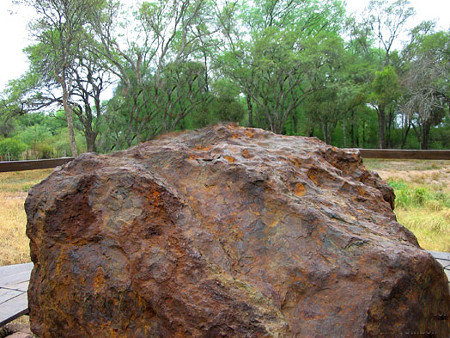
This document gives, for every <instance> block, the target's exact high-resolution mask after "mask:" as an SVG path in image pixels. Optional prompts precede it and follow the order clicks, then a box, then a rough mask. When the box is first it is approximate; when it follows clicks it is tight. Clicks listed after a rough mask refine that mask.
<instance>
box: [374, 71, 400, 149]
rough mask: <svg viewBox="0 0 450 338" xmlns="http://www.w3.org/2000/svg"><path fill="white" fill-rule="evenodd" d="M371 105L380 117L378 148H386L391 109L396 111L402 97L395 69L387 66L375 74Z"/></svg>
mask: <svg viewBox="0 0 450 338" xmlns="http://www.w3.org/2000/svg"><path fill="white" fill-rule="evenodd" d="M371 90H372V91H371V93H370V96H369V100H370V103H371V104H372V105H373V107H374V108H375V109H376V111H377V115H378V147H379V149H385V148H386V144H387V143H386V125H387V123H386V119H387V115H388V110H389V109H395V103H396V100H397V99H398V98H399V96H400V85H399V82H398V76H397V73H396V72H395V70H394V68H393V67H391V66H386V67H384V68H383V70H381V71H377V72H376V73H375V79H374V80H373V82H372V84H371Z"/></svg>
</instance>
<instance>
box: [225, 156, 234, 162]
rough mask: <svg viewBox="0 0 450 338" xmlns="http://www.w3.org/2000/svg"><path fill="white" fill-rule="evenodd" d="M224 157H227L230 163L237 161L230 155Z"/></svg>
mask: <svg viewBox="0 0 450 338" xmlns="http://www.w3.org/2000/svg"><path fill="white" fill-rule="evenodd" d="M223 158H224V159H226V160H227V161H228V162H229V163H234V162H236V159H235V158H234V157H231V156H228V155H225V156H224V157H223Z"/></svg>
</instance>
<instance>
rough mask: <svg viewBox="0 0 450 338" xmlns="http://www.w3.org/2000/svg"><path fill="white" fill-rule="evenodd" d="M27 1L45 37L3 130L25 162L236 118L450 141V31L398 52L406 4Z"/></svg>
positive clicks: (421, 33) (359, 141) (7, 108)
mask: <svg viewBox="0 0 450 338" xmlns="http://www.w3.org/2000/svg"><path fill="white" fill-rule="evenodd" d="M20 1H23V2H26V3H28V4H30V5H31V6H33V7H35V8H36V9H38V12H39V14H40V18H39V20H37V21H35V22H34V23H33V24H32V25H30V29H31V30H32V34H33V35H34V36H36V37H37V43H36V44H34V45H31V46H29V47H28V48H26V53H27V55H28V58H29V61H30V69H29V71H28V72H27V73H26V74H25V75H24V76H22V77H21V78H19V79H16V80H14V81H12V82H11V83H10V85H9V86H8V88H7V90H6V91H5V92H4V94H3V95H4V97H2V98H1V99H0V135H2V136H3V137H7V138H10V137H15V138H17V139H19V140H21V141H22V142H23V143H25V144H26V146H27V149H26V153H25V157H27V158H34V157H49V156H61V154H62V155H66V154H70V153H76V151H77V150H84V149H87V150H88V151H97V150H98V151H100V152H109V151H111V150H119V149H123V148H127V147H130V146H132V145H136V144H138V143H140V142H143V141H145V140H148V139H151V138H153V137H155V136H156V135H158V134H159V133H164V132H168V131H172V130H180V129H186V128H200V127H203V126H206V125H210V124H214V123H217V122H227V121H232V122H239V123H241V124H243V125H251V126H255V127H260V128H264V129H270V130H272V131H274V132H277V133H284V134H289V135H307V136H317V137H319V138H321V139H323V140H324V141H326V142H328V143H330V144H334V145H338V146H341V147H370V148H375V147H377V146H378V147H386V146H387V147H395V148H399V147H404V148H419V147H421V148H427V147H432V148H441V147H444V148H445V147H447V148H448V147H449V146H450V139H449V137H448V135H450V133H449V132H448V131H449V128H450V127H449V122H448V121H449V107H448V102H449V100H448V98H449V97H450V90H449V82H448V72H449V63H448V56H449V55H450V53H449V43H448V41H449V39H448V37H449V36H448V34H449V33H448V32H446V31H442V32H435V31H434V25H433V24H432V23H430V22H424V23H422V24H420V25H419V26H417V27H416V28H414V29H413V30H412V31H411V41H410V43H409V44H408V45H407V46H406V47H405V48H404V49H402V50H394V47H393V46H395V41H397V40H398V34H399V32H401V31H402V30H404V27H405V23H406V21H407V20H408V19H409V18H410V17H411V15H412V14H413V13H414V10H413V9H412V8H410V7H409V3H408V1H407V0H397V1H384V0H372V1H370V4H369V6H368V8H367V11H366V12H365V15H364V17H363V18H362V19H361V20H359V21H358V20H357V19H356V18H352V17H349V16H347V15H346V13H345V10H344V7H345V6H344V2H343V1H338V0H325V1H319V0H312V1H303V0H280V1H272V0H256V1H251V2H245V1H232V2H229V1H226V2H220V1H219V2H214V1H209V0H194V1H189V2H183V1H175V2H173V3H171V5H170V6H169V5H168V4H167V2H164V1H153V2H150V1H149V2H141V3H139V2H137V3H136V4H135V5H134V7H132V8H131V9H130V11H129V10H128V9H127V8H124V7H121V6H120V2H117V1H103V0H95V1H93V0H74V1H71V2H69V3H66V2H67V1H63V0H55V1H49V0H43V1H38V2H36V1H31V0H20ZM125 27H127V29H124V28H125ZM121 34H123V35H121ZM109 84H113V86H115V87H114V95H113V97H112V98H111V99H109V100H108V101H106V102H102V101H101V98H103V94H104V90H105V88H107V86H108V85H109ZM61 108H64V111H58V112H57V113H56V114H50V113H49V111H51V110H52V109H61ZM43 111H45V113H43ZM32 112H38V113H36V114H30V113H32ZM24 114H25V115H24ZM19 115H24V116H22V117H20V116H19ZM72 119H73V121H72ZM71 130H75V131H74V133H75V135H72V134H73V133H71ZM64 132H68V134H69V135H70V140H71V141H70V142H68V141H67V136H66V137H65V136H64ZM81 136H84V137H81ZM75 143H76V144H75ZM67 145H69V148H68V147H67Z"/></svg>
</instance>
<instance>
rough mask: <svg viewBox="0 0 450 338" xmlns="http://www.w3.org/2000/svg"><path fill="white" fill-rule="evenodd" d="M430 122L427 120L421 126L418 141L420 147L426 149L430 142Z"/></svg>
mask: <svg viewBox="0 0 450 338" xmlns="http://www.w3.org/2000/svg"><path fill="white" fill-rule="evenodd" d="M430 129H431V123H430V122H429V121H428V120H427V121H425V123H424V124H423V126H422V140H421V142H420V149H422V150H427V149H428V147H429V142H430Z"/></svg>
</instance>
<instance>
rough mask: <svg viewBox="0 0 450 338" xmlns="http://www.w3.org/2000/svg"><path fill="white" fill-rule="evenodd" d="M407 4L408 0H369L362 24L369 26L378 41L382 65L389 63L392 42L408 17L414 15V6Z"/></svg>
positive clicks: (399, 33)
mask: <svg viewBox="0 0 450 338" xmlns="http://www.w3.org/2000/svg"><path fill="white" fill-rule="evenodd" d="M409 5H410V2H409V0H397V1H388V0H371V1H370V3H369V6H368V8H367V10H366V15H365V16H366V19H365V21H364V25H366V26H367V27H370V29H371V31H372V32H373V34H374V35H375V38H376V40H377V41H378V48H379V51H380V54H379V55H380V61H381V64H382V66H383V67H386V66H388V65H390V64H391V62H390V61H391V60H390V58H391V53H392V52H393V47H394V44H395V42H396V40H397V39H398V37H399V36H400V35H401V34H402V31H403V29H404V27H405V24H406V22H407V21H408V19H409V18H410V17H412V16H413V15H415V10H414V8H413V7H409Z"/></svg>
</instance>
